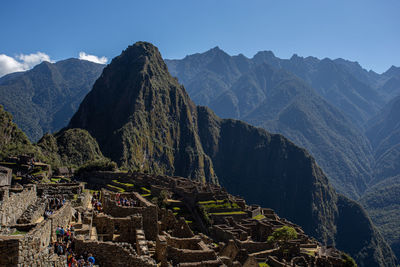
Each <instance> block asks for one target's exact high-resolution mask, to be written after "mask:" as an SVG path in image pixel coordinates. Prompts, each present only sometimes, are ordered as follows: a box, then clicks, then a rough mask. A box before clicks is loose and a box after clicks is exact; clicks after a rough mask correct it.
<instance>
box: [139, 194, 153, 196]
mask: <svg viewBox="0 0 400 267" xmlns="http://www.w3.org/2000/svg"><path fill="white" fill-rule="evenodd" d="M141 196H142V197H149V196H151V194H142V195H141Z"/></svg>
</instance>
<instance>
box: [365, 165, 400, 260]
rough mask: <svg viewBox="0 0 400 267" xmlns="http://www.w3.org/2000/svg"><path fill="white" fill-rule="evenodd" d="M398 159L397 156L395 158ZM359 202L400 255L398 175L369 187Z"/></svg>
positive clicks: (399, 178) (397, 254)
mask: <svg viewBox="0 0 400 267" xmlns="http://www.w3.org/2000/svg"><path fill="white" fill-rule="evenodd" d="M397 161H399V158H397ZM360 203H361V204H362V205H363V206H364V207H365V208H366V209H367V210H368V213H369V214H370V216H371V218H372V220H373V222H374V223H375V225H376V226H377V227H378V228H379V230H380V232H381V233H382V235H383V236H384V237H385V239H386V240H387V241H388V243H389V244H390V246H391V247H392V250H393V252H394V253H395V254H396V256H397V257H398V258H399V257H400V175H398V176H395V177H391V178H387V179H385V180H383V181H382V182H379V183H378V184H376V185H375V186H373V187H371V188H369V189H368V190H367V191H366V192H365V194H364V195H363V196H362V197H361V199H360Z"/></svg>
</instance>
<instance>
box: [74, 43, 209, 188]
mask: <svg viewBox="0 0 400 267" xmlns="http://www.w3.org/2000/svg"><path fill="white" fill-rule="evenodd" d="M196 113H197V111H196V106H195V105H194V104H193V102H192V101H191V100H190V99H189V97H188V95H187V93H186V91H185V90H184V88H183V87H182V86H181V85H180V84H179V83H178V82H177V80H176V79H174V78H173V77H171V76H170V75H169V73H168V70H167V67H166V65H165V63H164V61H163V60H162V58H161V55H160V53H159V52H158V49H157V48H156V47H154V46H152V45H151V44H148V43H141V42H140V43H136V44H135V45H133V46H130V47H128V48H127V49H126V50H125V51H123V53H122V54H121V55H120V56H118V57H116V58H114V59H113V60H112V62H111V64H110V65H109V66H107V67H106V68H105V69H104V72H103V74H102V75H101V77H100V78H99V79H98V80H97V81H96V83H95V85H94V86H93V90H92V91H91V92H90V93H89V94H88V95H87V96H86V97H85V99H84V100H83V102H82V104H81V105H80V107H79V110H78V111H77V113H76V114H75V115H74V116H73V117H72V119H71V122H70V124H69V127H70V128H83V129H86V130H87V131H88V132H89V133H90V134H91V135H92V136H93V137H94V138H96V139H97V141H98V142H99V145H100V148H101V150H102V152H103V153H104V155H105V156H107V157H110V158H111V159H112V160H114V161H116V162H117V163H119V164H120V165H122V166H126V167H129V168H134V169H140V170H149V171H152V172H155V173H157V172H158V173H166V174H175V175H180V176H184V177H191V178H196V179H207V180H209V181H214V182H216V178H215V174H214V171H213V167H212V162H211V160H210V158H209V157H208V156H207V155H206V154H205V153H204V152H203V149H202V146H201V143H200V140H199V137H198V134H197V131H198V129H197V122H196V120H197V114H196Z"/></svg>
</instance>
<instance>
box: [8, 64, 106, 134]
mask: <svg viewBox="0 0 400 267" xmlns="http://www.w3.org/2000/svg"><path fill="white" fill-rule="evenodd" d="M103 67H104V65H100V64H96V63H93V62H89V61H85V60H79V59H75V58H71V59H66V60H62V61H58V62H56V63H50V62H46V61H45V62H42V63H40V64H38V65H36V66H35V67H34V68H33V69H31V70H28V71H25V72H18V73H12V74H8V75H6V76H3V77H1V78H0V104H2V105H3V106H4V108H5V109H6V110H7V111H9V112H10V113H12V114H13V117H14V120H15V122H16V123H17V124H18V125H19V127H20V128H21V129H22V130H23V131H24V132H25V133H26V134H27V136H28V137H29V139H30V140H31V141H38V140H39V139H40V137H41V136H42V135H43V134H45V133H47V132H50V133H52V132H55V131H58V130H60V129H61V128H63V127H65V126H66V124H67V123H68V121H69V119H70V118H71V116H72V114H73V113H74V112H75V111H76V109H77V107H78V105H79V103H80V101H81V100H82V99H83V97H84V96H85V95H86V93H87V92H89V90H90V89H91V86H92V84H93V82H94V81H95V79H97V77H98V76H99V75H100V72H101V70H102V69H103Z"/></svg>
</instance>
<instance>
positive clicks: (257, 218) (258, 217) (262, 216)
mask: <svg viewBox="0 0 400 267" xmlns="http://www.w3.org/2000/svg"><path fill="white" fill-rule="evenodd" d="M264 218H265V216H264V215H262V214H258V215H257V216H254V217H253V219H254V220H258V221H261V220H262V219H264Z"/></svg>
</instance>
